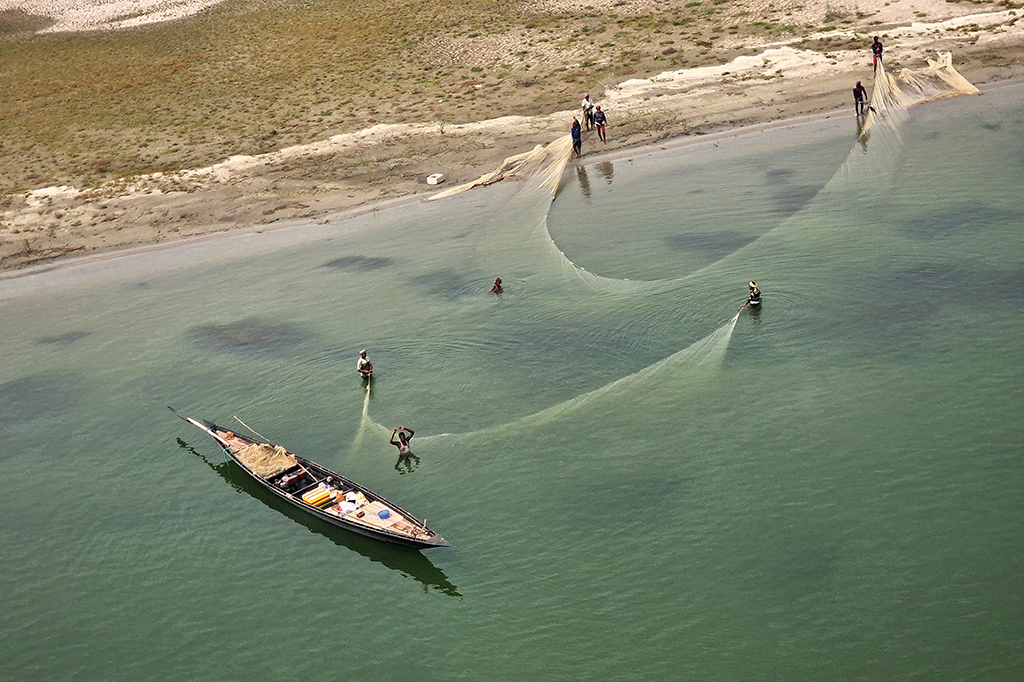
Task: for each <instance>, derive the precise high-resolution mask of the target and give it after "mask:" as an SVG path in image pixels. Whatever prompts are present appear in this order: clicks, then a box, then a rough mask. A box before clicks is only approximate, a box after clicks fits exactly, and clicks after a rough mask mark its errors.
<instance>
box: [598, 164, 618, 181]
mask: <svg viewBox="0 0 1024 682" xmlns="http://www.w3.org/2000/svg"><path fill="white" fill-rule="evenodd" d="M595 165H596V167H597V172H598V173H600V174H601V175H602V176H603V177H604V179H605V182H607V183H608V184H609V185H610V184H612V178H613V177H615V167H614V166H612V162H611V161H602V162H601V163H598V164H595Z"/></svg>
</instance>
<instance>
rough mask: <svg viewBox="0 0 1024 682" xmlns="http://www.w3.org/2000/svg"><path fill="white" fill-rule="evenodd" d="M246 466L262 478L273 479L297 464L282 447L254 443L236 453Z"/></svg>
mask: <svg viewBox="0 0 1024 682" xmlns="http://www.w3.org/2000/svg"><path fill="white" fill-rule="evenodd" d="M235 457H237V458H238V459H239V461H241V462H242V464H244V465H245V466H247V467H249V469H250V470H251V471H252V472H253V473H254V474H256V475H257V476H259V477H260V478H264V479H266V478H271V477H272V476H276V475H277V474H279V473H281V472H282V471H287V470H288V469H290V468H292V467H293V466H295V465H296V464H297V462H296V461H295V457H294V456H293V455H289V454H288V451H287V450H285V449H284V448H283V447H281V446H280V445H270V444H268V443H253V444H252V445H249V446H247V447H245V448H242V449H241V450H239V451H238V452H236V453H235Z"/></svg>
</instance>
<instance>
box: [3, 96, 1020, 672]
mask: <svg viewBox="0 0 1024 682" xmlns="http://www.w3.org/2000/svg"><path fill="white" fill-rule="evenodd" d="M1022 104H1024V87H1022V86H1020V85H1016V86H1009V87H1002V88H994V89H990V90H989V91H988V92H986V94H985V95H984V96H982V97H970V98H968V97H961V98H956V99H951V100H946V101H943V102H938V103H932V104H927V105H923V106H921V107H919V108H917V109H915V110H912V112H911V115H910V118H909V120H908V121H906V122H905V123H903V124H902V125H901V126H900V127H899V128H898V129H897V130H888V129H885V128H884V127H882V128H878V129H876V130H874V131H873V132H872V135H871V138H870V140H869V141H868V142H867V143H866V145H864V146H862V145H860V144H858V143H857V141H856V130H855V126H854V121H853V117H852V116H849V115H848V114H847V113H845V112H844V113H843V114H842V115H835V116H833V117H830V118H828V119H821V120H816V121H808V122H803V123H794V124H792V125H786V126H780V127H777V128H773V129H771V130H762V131H737V132H733V133H730V134H724V135H719V136H714V137H709V138H707V139H700V140H698V141H696V142H693V141H691V142H688V143H686V144H678V143H670V144H666V145H664V148H652V149H645V150H639V151H638V150H634V151H633V152H630V153H628V154H621V153H620V154H618V155H615V156H599V155H595V154H591V155H589V156H585V157H584V159H583V160H582V161H581V162H579V164H578V166H574V165H572V164H570V166H569V168H568V169H567V171H566V174H565V177H564V180H563V187H562V190H561V191H560V193H559V194H558V196H557V199H556V200H555V201H554V203H550V201H549V198H550V197H549V195H547V196H546V195H545V194H544V193H543V191H542V190H540V189H538V188H537V187H536V186H535V184H536V183H534V182H519V183H504V184H501V185H496V186H493V187H490V188H484V189H477V190H474V191H472V192H469V193H467V194H464V195H461V196H458V197H453V198H451V199H447V200H442V201H439V202H435V203H430V204H423V203H407V204H403V205H397V206H394V207H390V208H381V209H380V210H377V211H372V212H369V213H367V214H365V215H362V216H358V217H353V218H350V219H347V220H342V219H340V218H336V219H332V221H331V222H330V223H329V224H326V225H313V224H308V223H302V224H300V223H296V224H293V225H286V226H282V227H277V228H275V229H268V230H265V231H263V232H261V233H257V232H251V233H247V234H236V235H230V236H225V237H220V238H217V239H211V240H205V241H194V242H188V243H185V244H182V245H178V246H175V247H173V248H166V249H160V250H152V251H146V252H141V253H135V254H130V255H125V256H120V257H117V258H110V259H107V260H100V261H95V262H90V263H82V264H77V265H75V264H68V265H66V266H64V267H61V268H58V269H56V270H53V271H49V272H41V273H37V274H33V275H31V276H23V277H18V278H14V279H7V280H3V281H0V320H2V328H3V334H2V335H0V355H2V358H3V362H2V366H0V424H2V432H3V435H4V438H3V446H2V449H0V462H2V464H3V470H4V474H3V476H2V477H0V486H2V491H0V515H2V519H3V523H2V526H0V536H2V546H3V558H2V563H0V569H2V570H0V595H2V596H0V641H2V645H0V678H2V679H8V680H19V681H21V680H26V681H27V680H57V679H61V680H104V681H117V680H132V681H133V682H136V681H138V680H246V681H251V680H271V679H288V680H293V679H321V678H325V679H334V678H353V679H358V680H360V681H366V682H370V681H374V680H382V681H388V682H391V681H396V680H397V681H402V680H408V681H422V680H526V679H537V680H543V681H544V682H549V681H556V680H596V679H603V680H674V679H687V680H769V679H771V680H776V679H780V680H825V679H830V680H831V679H834V680H897V679H916V680H943V681H948V680H1008V681H1009V680H1019V679H1021V678H1022V677H1024V612H1022V607H1024V570H1022V568H1021V558H1022V544H1024V543H1022V537H1024V536H1022V531H1024V516H1022V512H1024V498H1022V491H1024V486H1022V483H1024V480H1022V472H1024V461H1022V458H1024V450H1022V447H1021V445H1022V437H1021V425H1022V418H1021V415H1022V414H1024V335H1022V334H1021V331H1022V329H1024V327H1022V325H1021V322H1020V315H1021V307H1022V305H1024V211H1022V208H1021V206H1022V203H1021V199H1020V187H1021V179H1022V178H1024V115H1022V114H1021V111H1024V109H1022V106H1021V105H1022ZM610 132H611V133H613V132H614V131H610ZM586 147H589V148H590V149H592V144H591V141H588V143H587V145H586ZM586 147H585V149H586ZM495 276H501V277H502V279H503V280H504V282H505V292H504V294H503V295H502V296H500V297H495V296H493V295H490V294H488V293H487V290H488V288H489V287H490V283H491V281H492V280H493V278H494V277H495ZM750 279H755V280H757V282H758V284H759V285H760V287H761V289H762V291H763V292H764V304H763V306H762V309H761V310H759V311H754V312H751V311H746V310H745V311H743V312H742V313H741V314H740V316H739V317H738V318H737V319H735V320H733V321H730V320H731V318H732V317H733V316H734V315H735V314H736V312H737V310H738V309H739V305H740V304H741V303H742V302H743V300H744V299H745V295H746V284H747V281H748V280H750ZM364 347H365V348H367V349H368V351H369V356H370V358H371V359H372V360H373V362H374V365H375V367H376V377H375V380H374V385H373V391H372V393H371V397H370V399H369V403H368V405H367V407H366V417H365V418H364V417H363V416H362V415H363V409H364V394H363V392H362V390H361V386H360V381H359V379H358V377H357V376H356V374H355V371H354V368H355V361H356V353H357V351H358V350H359V349H360V348H364ZM166 405H173V406H175V407H176V408H178V409H179V410H180V411H182V412H183V413H185V414H190V415H192V416H194V417H199V418H206V419H211V420H214V421H217V422H219V423H223V424H225V425H228V424H230V423H233V420H232V415H238V416H239V417H241V418H242V419H243V420H245V421H246V422H247V423H248V424H250V425H251V426H253V427H255V428H256V429H257V430H259V431H260V432H261V433H263V434H264V435H266V436H268V437H270V438H271V439H272V440H274V441H276V442H279V443H282V444H284V445H286V446H287V447H288V448H289V449H291V450H292V451H295V452H297V453H299V454H302V455H304V456H306V457H309V458H310V459H313V460H315V461H317V462H319V463H321V464H323V465H325V466H327V467H329V468H332V469H335V470H337V471H340V472H341V473H343V474H345V475H347V476H349V477H350V478H353V479H354V480H357V481H359V482H361V483H363V484H364V485H366V486H368V487H369V488H371V489H373V490H375V491H377V492H379V493H381V494H383V495H385V496H387V497H389V498H390V499H392V500H393V501H395V502H397V503H398V504H401V505H402V506H404V507H406V508H407V509H409V510H410V511H412V512H413V513H415V514H417V515H419V516H421V517H424V516H425V517H427V519H428V521H429V523H430V525H431V527H433V528H435V529H436V530H438V531H439V532H440V533H441V534H442V535H444V536H445V537H446V538H447V539H448V540H449V541H450V542H451V543H452V545H453V547H452V548H450V549H441V550H431V551H428V552H422V553H421V552H415V551H410V550H405V549H401V548H397V547H391V546H388V545H385V544H382V543H380V542H377V541H374V540H370V539H366V538H361V537H358V536H354V535H351V534H349V533H347V532H345V531H343V530H339V529H334V528H332V527H329V526H326V525H324V524H321V523H319V522H317V521H315V520H312V519H309V518H306V517H304V516H303V515H302V514H301V513H300V512H298V511H294V510H291V509H289V508H287V507H285V506H283V505H282V504H281V503H278V502H276V501H275V500H274V499H272V498H271V497H270V496H269V495H267V494H264V493H262V492H261V491H260V490H259V489H258V488H257V486H255V485H254V484H253V483H251V482H249V481H247V480H246V479H245V478H244V477H243V475H242V474H241V473H240V472H239V471H238V470H237V469H234V468H233V465H232V466H228V465H225V464H224V463H223V457H222V455H221V454H220V452H219V451H218V448H217V447H216V446H215V444H214V443H213V441H212V440H211V439H209V438H208V437H207V436H206V435H205V434H203V433H202V432H200V431H199V430H197V429H194V428H192V427H190V426H188V425H187V424H185V423H183V422H181V421H179V420H177V419H175V418H174V417H173V415H171V414H170V413H169V412H168V411H167V409H166V407H165V406H166ZM399 424H402V425H408V426H410V427H412V428H413V429H415V430H416V436H415V438H414V439H413V446H414V447H413V451H414V452H415V453H416V454H417V456H418V457H419V464H418V466H415V467H411V468H412V471H411V472H410V471H409V470H408V468H405V467H397V466H396V459H397V453H396V450H395V449H394V448H393V447H391V446H390V445H388V444H387V436H388V434H389V433H390V429H391V428H393V427H396V426H398V425H399Z"/></svg>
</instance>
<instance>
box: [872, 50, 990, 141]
mask: <svg viewBox="0 0 1024 682" xmlns="http://www.w3.org/2000/svg"><path fill="white" fill-rule="evenodd" d="M927 61H928V66H926V67H924V68H921V69H900V71H899V73H897V74H891V73H889V72H887V71H886V70H885V68H884V67H883V65H882V63H881V62H879V63H878V64H876V65H875V81H874V91H873V92H872V93H871V102H870V103H869V105H868V115H867V117H866V119H865V121H864V126H863V127H862V129H861V135H865V134H866V133H867V131H868V129H869V128H870V127H871V126H872V125H874V124H875V123H877V122H878V121H879V120H880V119H884V118H899V117H902V116H903V115H904V113H905V110H906V109H907V108H908V107H911V106H913V105H915V104H921V103H923V102H930V101H933V100H937V99H944V98H946V97H956V96H957V95H977V94H978V93H979V92H980V91H979V90H978V88H976V87H974V86H973V85H971V83H970V81H968V80H967V79H966V78H964V77H963V76H961V75H960V73H959V72H958V71H957V70H956V69H955V68H953V53H952V52H941V53H939V55H938V59H928V60H927Z"/></svg>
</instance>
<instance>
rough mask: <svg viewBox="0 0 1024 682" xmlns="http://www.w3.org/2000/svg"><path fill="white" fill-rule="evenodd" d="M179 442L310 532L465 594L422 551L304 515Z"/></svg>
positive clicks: (427, 583) (430, 585)
mask: <svg viewBox="0 0 1024 682" xmlns="http://www.w3.org/2000/svg"><path fill="white" fill-rule="evenodd" d="M177 441H178V447H180V448H182V449H184V450H187V451H188V452H190V453H192V454H193V455H195V456H196V457H198V458H199V459H201V460H203V462H204V463H205V464H206V465H207V466H208V467H210V468H211V469H213V470H214V471H215V472H217V474H218V475H219V476H220V477H221V478H223V479H224V480H225V481H227V482H228V483H230V484H231V487H232V488H234V489H235V490H236V491H238V492H242V493H246V494H248V495H252V496H253V497H255V498H256V499H257V500H259V501H260V502H262V503H263V504H265V505H267V506H268V507H270V508H271V509H273V510H274V511H276V512H280V513H281V514H284V515H285V516H287V517H288V518H290V519H291V520H292V521H294V522H295V523H297V524H299V525H301V526H305V527H306V528H307V529H309V532H311V533H316V534H317V535H322V536H324V537H325V538H327V539H328V540H330V541H331V542H333V543H334V544H336V545H338V546H339V547H345V548H346V549H351V550H352V551H354V552H356V553H358V554H361V555H363V556H364V557H366V558H367V559H369V560H370V561H372V562H374V563H378V564H383V565H384V566H386V567H387V568H390V569H392V570H395V571H398V572H399V573H402V574H403V575H407V576H409V577H410V578H412V579H413V580H415V581H417V582H419V583H420V584H421V585H423V590H424V591H425V592H427V591H429V590H431V589H434V590H436V591H438V592H441V593H442V594H446V595H448V596H449V597H461V596H462V595H461V594H460V593H459V590H458V588H457V587H456V586H455V585H453V584H452V583H451V581H450V580H448V576H446V575H445V574H444V571H442V570H441V569H439V568H437V567H436V566H434V564H432V563H431V562H430V559H428V558H427V557H425V556H424V555H423V554H421V553H420V552H419V551H418V550H414V549H408V548H405V547H398V546H395V545H390V544H387V543H383V542H380V541H378V540H374V539H372V538H366V537H363V536H361V535H358V534H356V533H352V532H349V531H346V530H344V529H342V528H338V527H337V526H332V525H331V524H329V523H325V522H323V521H320V520H319V519H317V518H315V517H312V516H309V515H308V514H304V513H303V512H302V510H300V509H296V508H295V507H293V506H292V505H289V504H285V503H284V502H282V501H281V500H279V499H277V498H276V497H274V496H273V495H271V494H269V493H268V492H267V491H266V490H264V489H263V488H262V487H261V486H260V485H259V484H257V483H256V482H255V481H253V480H252V478H251V477H249V476H245V475H244V474H242V473H241V472H237V471H235V469H234V467H232V466H231V464H230V463H228V462H218V463H216V464H215V463H213V462H211V461H210V460H208V459H207V458H206V457H205V456H204V455H203V454H202V453H200V452H199V451H197V450H196V449H195V448H193V447H192V446H191V445H189V444H188V443H187V442H185V441H184V440H182V439H181V438H178V439H177Z"/></svg>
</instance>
